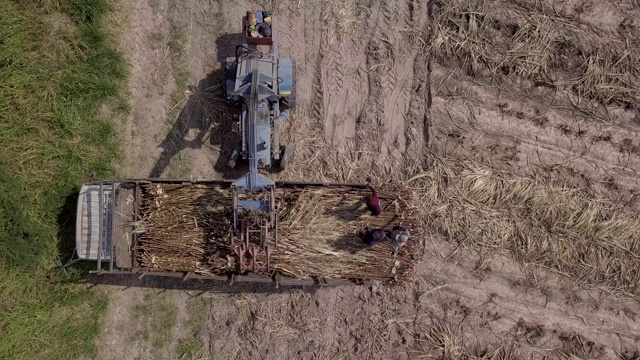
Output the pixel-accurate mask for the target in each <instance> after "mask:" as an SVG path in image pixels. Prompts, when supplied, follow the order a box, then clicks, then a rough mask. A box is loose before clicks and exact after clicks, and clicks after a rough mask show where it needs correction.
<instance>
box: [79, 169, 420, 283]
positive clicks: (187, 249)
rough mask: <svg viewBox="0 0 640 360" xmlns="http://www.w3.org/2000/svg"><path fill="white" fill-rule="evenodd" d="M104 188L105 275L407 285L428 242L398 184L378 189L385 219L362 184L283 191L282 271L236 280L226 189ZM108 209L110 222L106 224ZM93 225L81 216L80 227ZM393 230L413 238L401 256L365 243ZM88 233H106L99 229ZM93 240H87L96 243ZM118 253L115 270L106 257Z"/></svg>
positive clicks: (188, 185)
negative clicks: (370, 231) (370, 206)
mask: <svg viewBox="0 0 640 360" xmlns="http://www.w3.org/2000/svg"><path fill="white" fill-rule="evenodd" d="M102 185H103V191H105V189H107V191H105V195H104V196H105V199H107V200H105V202H104V203H103V207H104V209H105V213H104V214H105V219H107V220H104V226H106V227H107V228H110V229H111V231H108V230H106V229H105V230H104V236H105V238H104V239H103V246H102V253H101V254H102V255H101V257H100V261H101V262H105V261H109V268H108V269H106V268H103V267H101V268H100V269H99V270H98V272H100V273H136V274H140V275H164V276H185V277H191V278H205V279H218V280H222V279H227V278H229V277H232V278H233V279H235V281H242V280H246V281H271V280H273V279H276V278H277V279H278V281H279V282H280V283H281V284H284V283H287V282H292V283H298V284H303V283H308V282H311V283H313V282H320V283H340V282H342V281H351V280H354V279H358V280H381V281H387V280H395V281H397V282H405V281H408V280H410V279H411V278H412V276H413V272H414V267H415V264H416V263H417V262H418V261H419V260H420V259H421V258H422V253H423V250H422V247H423V244H422V234H421V229H420V226H418V219H416V213H415V211H414V209H415V208H414V207H413V205H412V202H413V200H412V198H411V193H410V192H408V191H406V189H403V188H402V186H400V185H397V184H396V185H387V186H383V187H381V188H380V189H379V191H378V192H379V196H380V198H381V200H382V202H383V207H384V208H385V210H384V212H383V214H382V215H381V216H378V217H373V216H371V215H370V214H368V212H367V211H366V209H365V208H364V206H362V204H361V199H362V197H363V196H365V195H367V194H368V190H367V189H366V186H365V185H363V184H316V185H309V184H305V185H302V184H298V183H279V184H277V199H278V201H279V202H280V207H279V210H278V224H279V228H278V238H279V239H280V240H279V247H278V249H277V250H276V251H275V252H274V254H273V255H272V257H273V262H274V264H273V269H275V272H274V273H270V274H252V273H249V274H246V273H245V274H240V273H239V272H238V258H237V256H236V255H235V254H234V253H233V251H232V250H231V249H230V248H229V244H230V243H229V240H230V237H229V236H228V234H230V232H231V224H230V218H229V215H230V214H227V213H228V212H229V211H230V210H231V209H232V198H231V196H230V191H229V187H230V183H229V182H226V181H204V182H185V181H174V180H154V181H148V180H127V181H120V182H116V183H103V184H102ZM85 186H87V188H90V189H92V191H94V192H95V189H99V184H92V185H85ZM83 189H85V187H83ZM113 189H115V197H114V196H113V191H114V190H113ZM98 191H99V190H98ZM87 193H92V192H91V191H85V192H84V194H85V199H84V200H83V201H84V202H86V203H92V204H94V203H95V199H96V197H97V195H95V196H93V197H86V194H87ZM81 198H82V196H81ZM109 199H115V201H111V200H109ZM79 203H80V200H79ZM111 207H112V208H113V214H114V216H113V222H109V220H108V219H110V216H109V215H108V213H109V211H110V210H109V209H110V208H111ZM87 209H92V210H91V211H92V212H95V207H93V208H92V207H87V206H83V207H80V204H79V211H81V212H82V211H85V212H86V210H87ZM88 216H89V214H86V213H81V214H79V218H87V217H88ZM92 218H95V214H93V217H92ZM394 225H402V226H405V227H407V228H409V230H410V231H411V233H412V239H411V240H410V242H409V243H408V244H407V245H406V246H404V247H402V248H400V250H399V251H398V253H397V254H396V255H395V256H394V255H393V254H392V248H391V247H390V246H389V245H388V244H386V243H385V244H378V245H376V246H373V247H368V246H364V245H363V244H362V242H361V234H362V232H363V231H364V230H365V229H366V228H367V227H376V228H384V229H387V230H390V229H391V228H392V227H393V226H394ZM91 229H93V230H94V232H95V233H99V230H98V229H97V227H96V226H94V227H92V228H91ZM87 231H88V230H87ZM95 233H94V234H92V235H91V236H90V238H92V239H95V238H96V237H97V235H96V234H95ZM79 244H84V245H85V248H83V249H80V248H79V253H80V252H84V257H83V258H85V259H93V260H98V256H97V250H98V249H97V246H95V245H94V247H93V248H91V249H90V251H86V250H87V249H88V248H87V247H86V245H87V244H86V242H84V243H83V242H82V241H80V242H79ZM92 244H95V243H92ZM112 244H113V254H114V256H113V261H112V257H111V256H110V254H111V253H110V252H109V249H110V246H111V245H112ZM258 260H259V261H263V260H264V259H258Z"/></svg>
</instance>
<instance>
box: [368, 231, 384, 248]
mask: <svg viewBox="0 0 640 360" xmlns="http://www.w3.org/2000/svg"><path fill="white" fill-rule="evenodd" d="M363 240H364V243H365V244H367V245H369V246H373V245H375V244H377V243H379V242H380V241H383V240H389V239H388V238H387V234H386V233H385V232H384V230H382V229H371V230H367V232H366V233H365V234H364V239H363Z"/></svg>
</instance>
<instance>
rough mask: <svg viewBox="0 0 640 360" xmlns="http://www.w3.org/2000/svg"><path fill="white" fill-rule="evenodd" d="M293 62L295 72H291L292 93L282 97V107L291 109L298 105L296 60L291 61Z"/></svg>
mask: <svg viewBox="0 0 640 360" xmlns="http://www.w3.org/2000/svg"><path fill="white" fill-rule="evenodd" d="M291 62H292V64H293V73H292V74H291V85H292V86H291V94H290V95H289V96H287V97H283V98H281V99H280V107H281V108H282V110H289V109H293V108H295V107H296V71H295V69H296V61H295V60H292V61H291Z"/></svg>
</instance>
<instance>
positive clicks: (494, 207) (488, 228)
mask: <svg viewBox="0 0 640 360" xmlns="http://www.w3.org/2000/svg"><path fill="white" fill-rule="evenodd" d="M427 178H428V181H425V182H424V183H423V186H425V190H426V192H425V193H424V194H423V195H422V199H423V201H419V202H418V203H419V204H421V205H422V206H423V209H422V212H423V213H424V214H428V224H429V226H430V228H432V229H434V230H435V231H437V233H438V234H440V235H441V236H443V237H444V238H446V239H448V240H449V241H451V242H454V243H458V244H462V245H466V246H472V247H478V248H483V249H494V250H495V251H498V252H504V253H506V254H508V255H510V256H511V257H513V258H515V259H516V260H518V261H520V262H522V263H528V264H534V265H537V266H539V267H542V268H545V269H550V270H553V271H556V272H559V273H562V274H565V275H566V276H568V277H571V278H573V279H576V280H578V281H579V282H581V283H583V284H587V285H591V286H598V287H606V288H609V289H612V290H618V291H621V292H624V293H627V294H630V295H633V296H638V295H640V285H639V284H640V270H638V269H639V268H640V235H639V234H640V219H637V218H635V217H633V216H630V215H627V214H625V213H624V212H622V211H621V210H620V209H618V208H617V207H616V206H614V205H613V204H609V203H605V202H600V201H595V200H592V199H589V198H586V197H585V196H584V195H582V194H581V193H580V192H579V191H578V190H572V189H565V188H559V187H552V186H549V185H546V184H543V183H541V182H538V181H535V180H530V179H524V178H511V177H509V176H507V175H505V174H502V173H498V172H495V171H492V170H490V169H488V168H485V167H482V166H479V165H477V164H472V163H468V162H461V161H457V160H454V159H442V158H440V159H436V160H435V162H434V164H433V167H432V169H431V170H430V172H429V174H428V177H427ZM425 179H426V178H425ZM420 181H423V180H420Z"/></svg>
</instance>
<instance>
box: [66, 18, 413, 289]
mask: <svg viewBox="0 0 640 360" xmlns="http://www.w3.org/2000/svg"><path fill="white" fill-rule="evenodd" d="M275 25H276V24H275V21H274V17H273V16H271V14H270V13H266V12H248V13H247V16H246V17H244V18H243V27H244V31H243V33H244V37H243V38H244V43H243V44H241V45H239V46H238V47H237V48H236V56H235V57H233V58H229V59H227V60H226V61H225V62H224V63H223V64H222V67H223V70H224V71H223V74H224V79H223V80H224V86H223V88H224V95H225V97H226V99H227V101H228V102H229V105H230V106H231V107H235V108H237V109H238V112H239V116H237V119H236V120H237V129H238V131H239V132H240V133H241V134H242V142H241V143H240V144H239V146H238V149H237V150H236V151H235V152H234V154H233V156H232V158H231V160H230V161H229V166H231V167H235V166H236V164H237V162H238V161H247V162H248V165H249V171H248V173H247V174H246V175H245V176H243V177H240V178H239V179H236V180H232V181H226V180H225V181H188V180H167V179H140V180H118V181H99V182H94V183H88V184H85V185H84V186H83V187H82V189H81V191H80V196H79V198H78V209H77V219H76V221H77V222H76V252H77V255H78V258H79V259H82V260H93V261H95V262H96V269H95V270H94V272H95V273H98V274H123V273H128V274H138V275H139V276H146V275H164V276H174V277H184V278H185V279H187V278H199V279H217V280H230V281H253V282H265V281H275V282H276V284H309V283H322V284H340V283H352V282H354V281H355V282H362V281H368V280H380V281H389V280H392V281H396V282H405V281H407V280H409V279H410V278H411V274H412V273H413V269H414V265H415V264H416V261H417V260H418V259H419V258H420V256H421V254H422V251H421V249H420V248H421V244H420V242H419V241H413V242H409V243H408V244H407V245H406V246H403V247H402V248H401V249H399V250H397V251H392V248H391V246H390V245H388V244H386V243H385V244H379V245H376V246H367V245H366V244H364V243H363V241H362V236H363V233H364V232H365V231H367V229H370V228H377V229H385V230H391V229H393V228H394V226H400V225H401V226H403V227H404V228H406V229H408V231H410V232H411V233H412V234H414V236H416V237H418V238H420V236H419V235H420V228H419V227H418V226H417V222H418V219H416V211H415V208H414V207H413V206H412V202H413V201H412V200H413V199H412V192H411V191H409V190H407V189H406V188H404V187H403V186H402V184H383V185H382V186H381V187H380V188H379V189H378V194H377V196H378V197H379V198H380V200H381V203H383V204H385V208H384V210H383V211H382V213H381V214H379V215H378V216H373V215H372V214H370V213H369V212H368V211H367V208H366V207H365V204H364V202H363V198H364V197H365V196H366V195H367V194H368V193H369V188H368V186H367V185H366V184H337V183H301V182H274V181H272V180H271V179H269V178H268V177H267V176H265V175H263V174H261V173H260V170H261V169H264V168H276V169H283V168H285V167H286V165H287V162H288V159H289V158H290V157H291V156H292V149H293V146H290V145H289V146H284V145H283V144H280V127H281V125H282V122H283V121H286V120H287V119H288V115H287V114H286V112H285V111H284V110H286V109H290V108H292V107H293V103H294V99H295V83H294V73H295V71H294V69H295V66H294V63H293V61H292V60H291V59H281V58H279V57H278V44H277V31H276V30H277V28H276V26H275Z"/></svg>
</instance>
